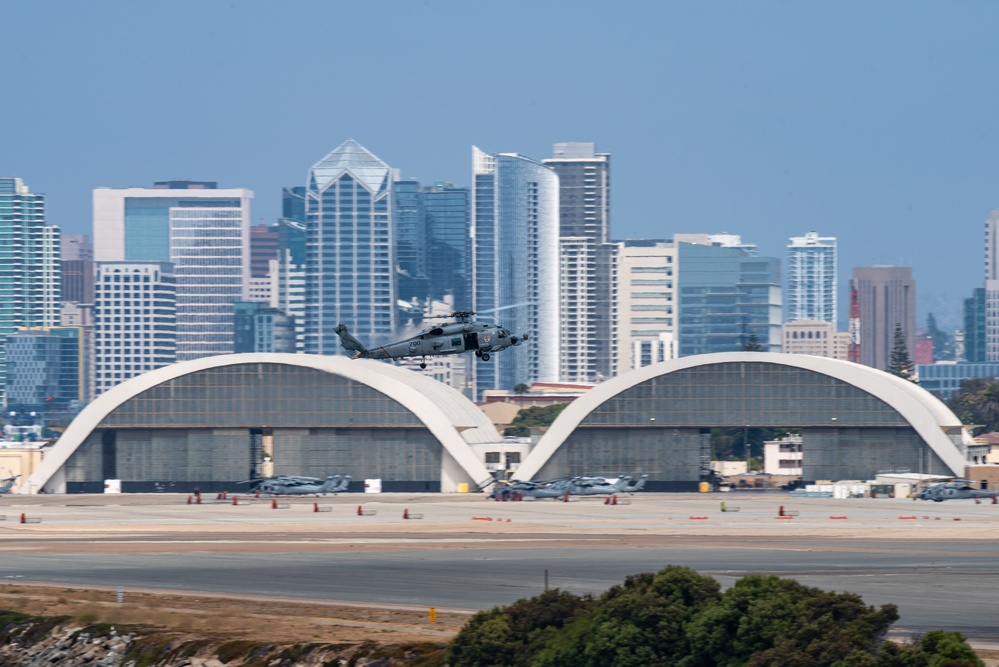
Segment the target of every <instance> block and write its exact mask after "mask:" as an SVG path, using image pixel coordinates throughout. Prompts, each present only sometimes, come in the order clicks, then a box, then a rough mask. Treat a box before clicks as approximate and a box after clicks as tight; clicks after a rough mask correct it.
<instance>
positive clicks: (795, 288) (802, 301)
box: [785, 232, 836, 326]
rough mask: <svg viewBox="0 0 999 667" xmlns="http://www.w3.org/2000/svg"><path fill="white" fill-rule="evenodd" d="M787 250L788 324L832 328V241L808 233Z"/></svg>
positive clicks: (798, 238) (834, 289) (833, 276)
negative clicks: (825, 324)
mask: <svg viewBox="0 0 999 667" xmlns="http://www.w3.org/2000/svg"><path fill="white" fill-rule="evenodd" d="M790 241H791V242H790V243H789V244H788V246H787V317H786V318H785V319H786V321H788V322H797V321H798V320H814V321H818V322H828V323H829V324H832V325H833V326H835V325H836V239H835V237H832V236H819V235H818V233H817V232H808V233H806V234H805V235H804V236H792V237H791V239H790Z"/></svg>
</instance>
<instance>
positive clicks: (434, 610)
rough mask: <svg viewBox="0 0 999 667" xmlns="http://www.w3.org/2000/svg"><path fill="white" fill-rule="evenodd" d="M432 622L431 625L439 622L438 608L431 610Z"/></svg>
mask: <svg viewBox="0 0 999 667" xmlns="http://www.w3.org/2000/svg"><path fill="white" fill-rule="evenodd" d="M430 622H431V623H436V622H437V607H431V608H430Z"/></svg>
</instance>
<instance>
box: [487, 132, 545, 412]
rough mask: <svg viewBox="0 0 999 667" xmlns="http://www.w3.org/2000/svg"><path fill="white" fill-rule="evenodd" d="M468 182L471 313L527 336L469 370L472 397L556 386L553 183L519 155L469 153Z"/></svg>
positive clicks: (532, 161) (538, 165)
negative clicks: (473, 374)
mask: <svg viewBox="0 0 999 667" xmlns="http://www.w3.org/2000/svg"><path fill="white" fill-rule="evenodd" d="M472 177H473V183H474V185H473V190H472V215H473V218H472V228H473V235H474V250H473V252H474V272H473V276H474V277H473V281H474V282H473V293H474V299H475V310H477V311H480V312H483V311H496V314H495V315H492V316H493V317H495V318H496V319H498V320H501V321H502V323H503V325H504V326H505V327H506V328H507V329H509V330H510V331H512V332H514V333H515V334H517V335H520V334H522V333H527V334H529V335H530V339H529V340H528V341H527V342H525V343H523V344H522V345H519V346H517V347H515V348H511V349H510V350H506V351H504V352H503V353H502V354H497V355H495V356H494V357H493V358H492V361H489V362H482V361H479V362H478V363H477V364H476V383H477V393H479V392H481V391H483V390H485V389H494V388H502V389H512V388H513V387H514V386H515V385H517V384H521V383H523V384H529V383H531V382H536V381H554V380H557V379H558V374H559V354H560V347H561V346H560V340H559V334H560V330H561V329H560V326H559V319H560V316H559V237H558V201H559V199H558V197H559V192H558V176H557V175H556V174H555V172H553V171H552V170H551V169H549V168H548V167H546V166H544V165H542V164H540V163H538V162H535V161H534V160H531V159H530V158H527V157H524V156H523V155H517V154H513V153H500V154H498V155H489V154H487V153H485V152H483V151H482V150H480V149H479V148H477V147H474V146H473V147H472ZM500 308H503V309H504V310H503V311H502V312H499V310H498V309H500Z"/></svg>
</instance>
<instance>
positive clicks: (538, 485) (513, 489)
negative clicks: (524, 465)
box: [489, 475, 648, 500]
mask: <svg viewBox="0 0 999 667" xmlns="http://www.w3.org/2000/svg"><path fill="white" fill-rule="evenodd" d="M647 478H648V475H642V477H641V478H640V479H639V480H638V481H637V482H635V481H632V479H631V477H620V478H618V480H617V481H615V482H613V483H611V482H609V481H607V480H606V479H605V478H603V477H571V478H565V479H556V480H549V481H534V480H527V481H519V480H513V481H510V482H500V483H499V484H497V486H496V488H495V489H493V492H492V493H491V494H489V497H490V498H495V499H498V500H503V499H504V498H507V499H509V498H510V497H513V496H514V495H515V494H516V495H522V496H523V497H525V498H562V497H563V496H565V495H566V494H569V495H570V496H599V495H614V494H617V493H635V492H637V491H641V490H642V489H643V488H645V482H646V479H647Z"/></svg>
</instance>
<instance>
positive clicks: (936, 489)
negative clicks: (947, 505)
mask: <svg viewBox="0 0 999 667" xmlns="http://www.w3.org/2000/svg"><path fill="white" fill-rule="evenodd" d="M997 497H999V491H989V490H987V489H976V488H974V487H972V486H971V484H970V483H969V482H968V480H966V479H958V480H955V481H953V482H947V483H946V484H934V485H933V486H930V487H927V488H925V489H923V490H922V491H920V492H919V493H918V494H917V495H916V497H915V498H913V500H932V501H933V502H937V503H942V502H943V501H945V500H961V499H965V498H974V499H975V502H981V499H982V498H993V499H994V498H997ZM993 502H995V501H993Z"/></svg>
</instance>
